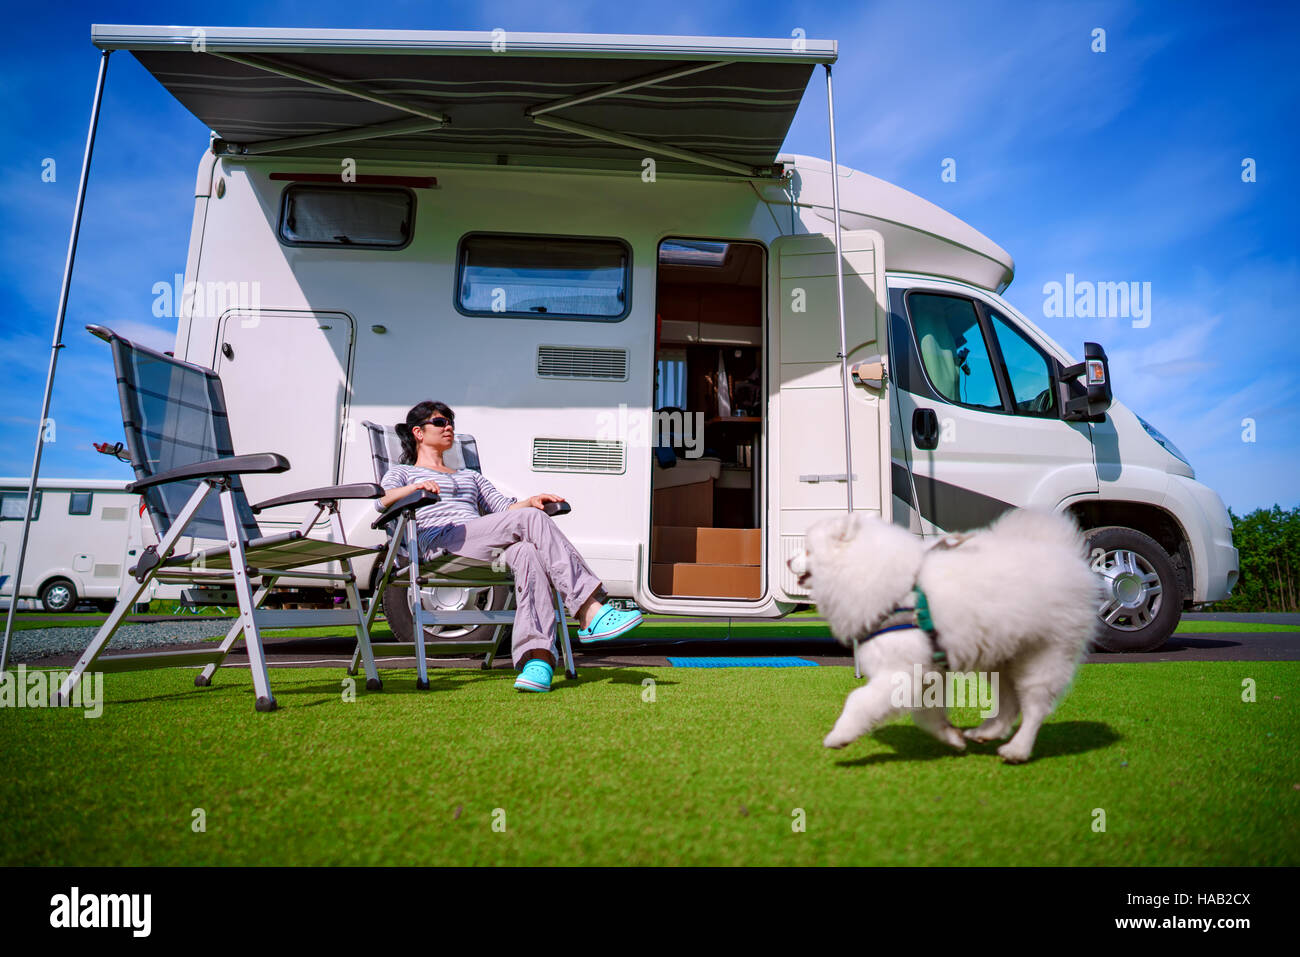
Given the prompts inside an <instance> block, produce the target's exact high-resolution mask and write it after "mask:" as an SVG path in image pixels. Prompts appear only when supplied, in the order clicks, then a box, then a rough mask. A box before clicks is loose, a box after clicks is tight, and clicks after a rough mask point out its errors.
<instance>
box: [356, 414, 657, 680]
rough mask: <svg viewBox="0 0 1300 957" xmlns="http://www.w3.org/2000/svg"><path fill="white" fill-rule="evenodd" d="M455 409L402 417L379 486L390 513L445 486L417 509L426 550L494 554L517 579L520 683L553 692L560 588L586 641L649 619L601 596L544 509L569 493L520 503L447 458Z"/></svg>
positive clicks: (609, 635)
mask: <svg viewBox="0 0 1300 957" xmlns="http://www.w3.org/2000/svg"><path fill="white" fill-rule="evenodd" d="M455 423H456V416H455V413H454V412H452V410H451V409H450V408H448V407H447V406H446V405H444V404H443V403H441V402H421V403H420V404H419V405H417V406H415V407H414V408H413V409H411V411H410V412H408V413H407V414H406V419H405V421H403V422H399V423H398V424H397V434H398V436H399V437H400V438H401V440H402V464H401V465H394V466H393V467H392V468H390V469H389V470H388V471H387V472H385V473H384V477H383V479H382V481H381V483H380V484H382V485H383V487H384V488H385V489H387V490H388V491H387V492H386V493H385V494H384V497H383V498H381V499H380V500H379V502H378V505H377V508H379V510H380V511H383V510H384V509H385V508H387V507H388V506H390V505H392V504H393V503H394V502H396V501H397V500H398V499H400V498H403V497H405V496H407V495H410V494H411V493H412V492H415V491H417V490H419V489H427V490H429V491H430V492H437V493H438V495H439V497H440V499H441V500H440V501H439V502H438V503H437V504H436V505H428V506H425V507H424V508H422V509H420V510H419V511H417V512H416V514H415V521H416V526H417V529H418V541H419V545H420V554H421V556H422V557H425V558H427V557H430V556H432V555H433V554H434V553H435V552H436V551H437V550H439V549H446V550H447V551H449V552H451V553H452V554H454V555H461V556H464V557H465V558H474V559H480V560H483V561H495V560H496V559H497V558H498V557H500V558H501V559H502V560H503V561H504V562H505V564H506V565H507V566H508V567H509V569H510V571H511V574H513V576H514V579H515V598H516V603H517V604H516V608H517V610H516V611H515V627H514V642H513V645H512V658H513V660H514V665H515V667H516V668H519V669H521V670H520V674H519V678H518V679H517V680H516V681H515V687H516V688H518V689H519V690H520V691H550V690H551V674H552V672H553V671H554V669H555V660H556V656H555V652H554V651H553V650H552V649H553V648H555V647H556V639H557V638H558V635H556V633H555V624H556V622H555V605H554V603H553V602H552V600H551V596H552V594H553V592H552V587H555V588H558V589H559V591H560V596H561V597H562V598H563V599H564V607H565V610H566V611H567V612H568V613H569V614H570V615H571V616H573V617H574V618H576V619H577V620H578V623H579V625H581V630H580V631H579V632H578V639H579V640H580V641H584V642H588V641H608V640H609V639H611V638H617V637H618V636H620V635H625V634H627V633H628V632H629V631H631V630H632V629H633V628H635V627H636V626H637V625H639V624H641V613H640V612H637V611H621V610H619V609H617V608H615V607H614V606H613V605H610V604H608V603H605V602H602V601H600V600H599V599H598V598H597V597H596V595H597V593H598V592H601V591H602V589H601V583H600V579H599V578H597V577H596V576H595V575H594V574H593V573H592V571H591V569H590V568H589V567H588V566H587V563H586V562H585V561H583V560H582V556H581V555H579V554H578V551H577V549H575V548H574V547H573V543H572V542H570V541H569V539H568V538H567V537H565V535H564V533H563V532H562V531H560V529H559V528H558V527H557V526H556V525H555V523H554V521H553V520H552V519H551V517H550V516H549V515H547V514H546V512H544V511H543V508H544V507H545V505H546V503H547V502H563V501H564V499H563V498H561V497H560V496H558V495H554V494H552V493H550V492H543V493H541V494H540V495H533V496H531V497H529V498H526V499H524V500H523V501H520V500H518V499H514V498H507V497H506V496H505V495H503V494H501V492H499V491H498V490H497V489H496V487H495V486H494V485H493V484H492V483H491V482H489V481H488V480H487V479H486V478H484V477H483V476H482V475H481V474H479V473H478V472H475V471H474V470H473V469H464V468H462V469H453V468H449V467H448V466H446V465H444V464H443V461H442V457H443V455H445V454H446V452H447V450H448V449H450V448H451V447H452V445H453V444H454V442H455V434H456V433H455V429H456V424H455Z"/></svg>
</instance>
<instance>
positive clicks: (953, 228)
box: [760, 153, 1016, 292]
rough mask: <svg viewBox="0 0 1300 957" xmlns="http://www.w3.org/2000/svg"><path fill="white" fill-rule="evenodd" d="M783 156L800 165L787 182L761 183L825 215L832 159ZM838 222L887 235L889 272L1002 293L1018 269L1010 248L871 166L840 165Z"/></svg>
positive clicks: (772, 198)
mask: <svg viewBox="0 0 1300 957" xmlns="http://www.w3.org/2000/svg"><path fill="white" fill-rule="evenodd" d="M777 161H778V162H782V163H786V164H789V165H790V166H792V167H794V170H795V176H794V177H793V179H792V180H791V181H790V182H789V184H788V185H782V186H775V185H771V186H763V187H762V188H761V190H760V192H761V193H762V195H763V198H764V199H766V200H768V201H769V202H773V203H778V204H780V203H789V202H790V200H791V199H793V200H794V202H796V203H798V204H799V205H802V206H810V207H812V209H813V210H814V211H816V213H817V214H818V215H819V216H821V217H822V218H823V219H824V220H826V222H827V224H828V226H829V224H830V223H831V222H833V221H834V214H833V213H832V210H831V205H832V196H831V177H830V172H831V164H830V163H828V162H826V160H824V159H820V158H818V157H815V156H800V155H798V154H795V153H782V154H781V155H780V156H779V157H777ZM839 171H840V175H839V180H840V223H841V224H842V225H843V227H844V228H846V229H875V230H878V231H879V232H880V234H881V236H882V237H883V238H884V240H885V249H886V258H887V261H888V265H889V269H890V271H891V272H914V273H922V274H924V275H927V276H946V277H949V278H952V279H959V280H961V281H962V282H968V283H972V284H974V285H976V286H980V287H981V288H984V289H993V290H996V291H997V292H1002V291H1003V290H1004V289H1006V288H1007V286H1009V285H1010V284H1011V280H1012V278H1013V277H1014V276H1015V272H1016V264H1015V261H1014V260H1013V259H1012V258H1011V254H1010V253H1009V252H1007V251H1006V250H1005V249H1003V248H1002V247H1001V246H999V245H998V244H997V243H995V242H994V241H993V240H991V239H989V238H988V237H987V236H985V235H984V234H983V233H981V232H980V231H979V230H978V229H976V228H975V227H974V226H971V225H970V224H969V223H967V222H965V221H964V220H961V219H958V218H957V217H956V216H954V215H953V214H952V213H950V212H948V211H947V210H945V209H941V208H940V207H938V206H936V205H934V203H931V202H930V201H929V200H925V199H922V198H921V197H920V196H917V195H916V194H915V193H910V192H908V191H907V190H905V189H903V188H902V187H901V186H895V185H894V184H893V183H888V182H886V181H885V180H883V179H879V178H877V177H875V176H872V175H870V174H869V173H863V172H861V171H859V170H854V169H849V168H848V167H847V166H841V167H840V168H839Z"/></svg>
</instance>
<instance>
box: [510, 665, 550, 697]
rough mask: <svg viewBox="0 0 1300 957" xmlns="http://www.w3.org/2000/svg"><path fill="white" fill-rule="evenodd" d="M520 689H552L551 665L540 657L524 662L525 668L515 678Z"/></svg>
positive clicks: (516, 686) (516, 685) (517, 687)
mask: <svg viewBox="0 0 1300 957" xmlns="http://www.w3.org/2000/svg"><path fill="white" fill-rule="evenodd" d="M515 688H516V689H517V690H519V691H550V690H551V666H550V665H548V664H547V663H546V662H544V661H542V660H541V659H539V658H533V659H532V660H530V661H526V662H524V670H523V671H521V672H519V677H518V678H516V679H515Z"/></svg>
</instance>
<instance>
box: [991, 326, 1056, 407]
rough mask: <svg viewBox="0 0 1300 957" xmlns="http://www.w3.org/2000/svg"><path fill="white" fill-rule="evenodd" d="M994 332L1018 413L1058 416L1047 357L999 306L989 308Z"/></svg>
mask: <svg viewBox="0 0 1300 957" xmlns="http://www.w3.org/2000/svg"><path fill="white" fill-rule="evenodd" d="M988 313H989V319H990V320H991V321H992V325H993V334H994V335H995V336H996V337H997V340H998V349H999V350H1000V351H1001V352H1002V361H1003V362H1004V363H1005V364H1006V370H1007V381H1008V382H1009V383H1010V385H1011V402H1012V404H1013V405H1014V406H1015V410H1016V413H1017V414H1018V415H1042V416H1050V417H1055V416H1056V399H1055V397H1054V396H1053V394H1052V373H1051V369H1050V368H1049V367H1048V364H1047V357H1046V356H1044V355H1043V354H1042V353H1041V352H1039V351H1038V347H1037V346H1035V345H1034V344H1033V343H1032V342H1030V341H1029V340H1028V339H1026V338H1025V335H1024V333H1023V332H1021V331H1020V330H1019V329H1017V328H1016V327H1015V325H1013V324H1012V323H1011V322H1010V321H1008V320H1007V319H1005V318H1004V317H1003V316H1002V315H1001V314H1000V313H999V312H998V311H997V310H996V309H989V311H988Z"/></svg>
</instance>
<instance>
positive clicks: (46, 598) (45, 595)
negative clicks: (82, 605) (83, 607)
mask: <svg viewBox="0 0 1300 957" xmlns="http://www.w3.org/2000/svg"><path fill="white" fill-rule="evenodd" d="M41 605H42V607H44V608H45V610H46V611H50V612H61V611H72V610H73V609H74V608H76V607H77V586H76V585H74V584H72V582H70V581H68V580H67V579H66V578H56V579H54V580H53V581H49V582H46V583H45V585H44V587H42V588H41Z"/></svg>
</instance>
